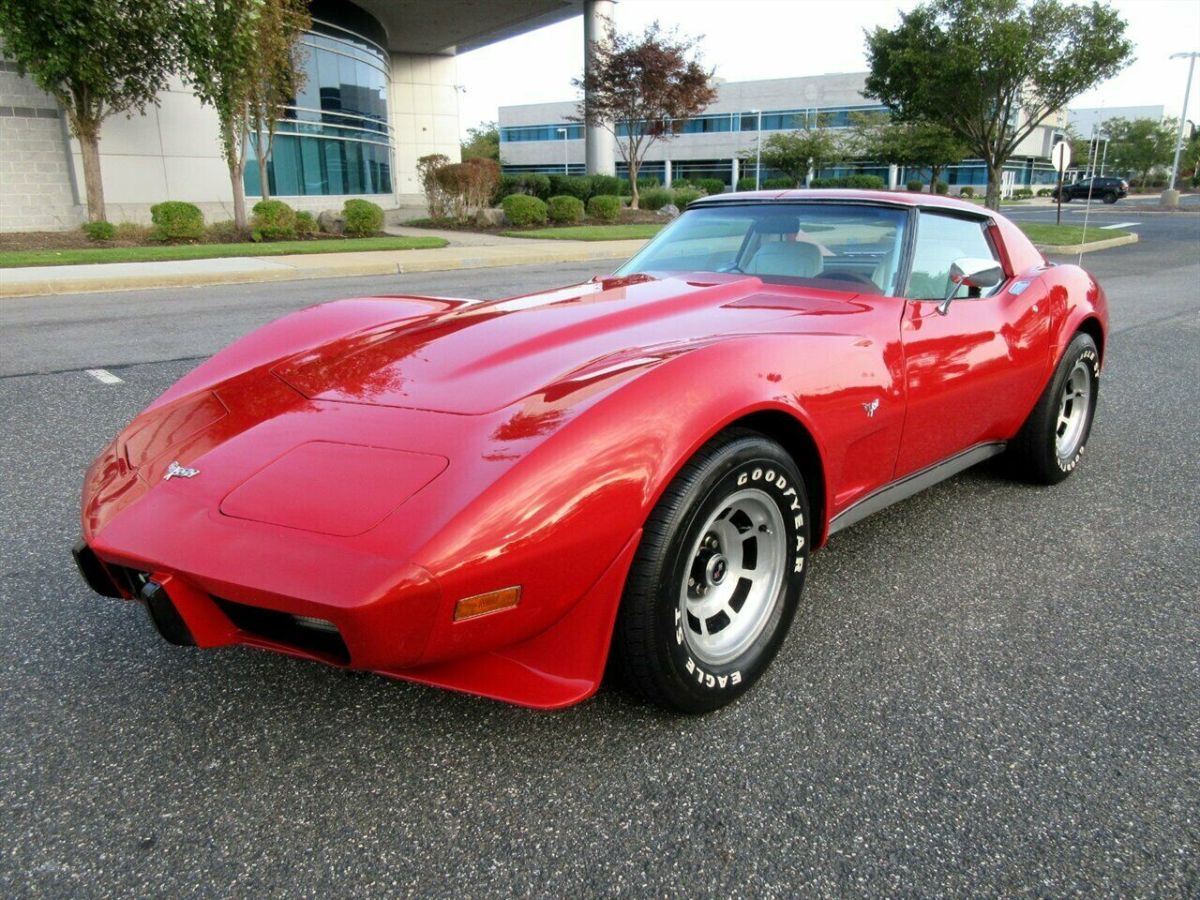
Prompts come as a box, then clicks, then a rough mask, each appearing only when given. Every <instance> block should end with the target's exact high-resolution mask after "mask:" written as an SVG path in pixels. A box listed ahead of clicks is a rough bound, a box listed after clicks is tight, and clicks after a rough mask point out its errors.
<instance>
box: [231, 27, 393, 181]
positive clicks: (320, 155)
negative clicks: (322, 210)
mask: <svg viewBox="0 0 1200 900" xmlns="http://www.w3.org/2000/svg"><path fill="white" fill-rule="evenodd" d="M321 7H323V8H318V7H317V6H316V5H314V9H313V13H314V15H313V28H312V31H310V32H309V33H307V34H306V35H305V36H304V38H303V39H302V40H301V45H302V50H303V52H304V71H305V80H304V85H303V87H302V88H301V89H300V91H299V93H298V94H297V96H296V98H295V100H294V102H293V103H291V104H288V105H286V106H284V107H283V109H282V114H281V118H280V120H279V124H278V127H277V128H276V132H275V140H274V142H273V145H272V148H271V158H270V159H269V160H268V162H267V178H268V179H269V182H268V183H269V186H270V188H271V194H272V195H273V196H280V197H291V196H304V195H310V194H390V193H391V192H392V150H391V130H390V128H389V126H388V112H387V104H388V88H389V85H390V77H389V61H388V56H387V53H386V52H385V51H384V50H383V48H382V47H380V46H379V45H378V44H376V43H375V42H374V41H373V40H371V39H370V38H369V37H365V36H363V35H362V34H359V33H357V32H356V31H352V30H350V29H349V28H346V27H343V26H342V25H340V24H336V23H334V22H331V21H327V20H325V19H320V18H318V17H317V15H318V13H324V14H326V15H330V14H331V11H332V8H331V7H330V6H329V4H321ZM251 140H252V141H253V138H252V139H251ZM259 178H260V173H259V171H258V162H257V160H256V159H255V158H254V155H253V154H251V155H250V160H249V162H248V163H247V164H246V176H245V185H246V193H247V194H248V195H254V194H259V193H261V191H260V184H261V183H260V181H259Z"/></svg>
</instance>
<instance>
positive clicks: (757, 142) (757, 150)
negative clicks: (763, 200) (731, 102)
mask: <svg viewBox="0 0 1200 900" xmlns="http://www.w3.org/2000/svg"><path fill="white" fill-rule="evenodd" d="M750 112H751V113H752V114H753V115H757V116H758V129H757V131H758V133H757V134H756V135H755V138H754V189H755V190H756V191H759V190H762V110H761V109H752V110H750Z"/></svg>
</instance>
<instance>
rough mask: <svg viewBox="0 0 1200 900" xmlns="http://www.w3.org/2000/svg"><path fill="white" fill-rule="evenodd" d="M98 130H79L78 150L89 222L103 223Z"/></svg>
mask: <svg viewBox="0 0 1200 900" xmlns="http://www.w3.org/2000/svg"><path fill="white" fill-rule="evenodd" d="M98 130H99V129H96V128H92V129H88V130H86V131H85V130H80V132H79V150H80V154H81V155H82V157H83V183H84V186H85V187H86V189H87V209H88V221H89V222H103V221H105V216H106V213H105V210H104V182H103V181H102V180H101V178H100V138H99V135H98V134H97V131H98Z"/></svg>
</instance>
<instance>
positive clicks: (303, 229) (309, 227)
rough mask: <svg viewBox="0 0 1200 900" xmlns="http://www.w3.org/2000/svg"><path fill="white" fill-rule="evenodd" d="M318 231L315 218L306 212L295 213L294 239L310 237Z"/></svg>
mask: <svg viewBox="0 0 1200 900" xmlns="http://www.w3.org/2000/svg"><path fill="white" fill-rule="evenodd" d="M317 231H318V229H317V217H316V216H314V215H313V214H312V213H310V212H308V211H307V210H300V211H299V212H297V213H296V237H305V238H307V237H312V236H313V235H314V234H316V233H317Z"/></svg>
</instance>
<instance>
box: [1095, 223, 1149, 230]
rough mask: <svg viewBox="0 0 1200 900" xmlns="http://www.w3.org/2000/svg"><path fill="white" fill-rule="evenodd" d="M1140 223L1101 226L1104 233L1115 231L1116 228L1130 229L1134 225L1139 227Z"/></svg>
mask: <svg viewBox="0 0 1200 900" xmlns="http://www.w3.org/2000/svg"><path fill="white" fill-rule="evenodd" d="M1141 224H1142V223H1141V222H1118V223H1117V224H1116V225H1101V226H1100V227H1101V228H1103V229H1104V230H1105V231H1115V230H1116V229H1118V228H1132V227H1133V226H1134V225H1141Z"/></svg>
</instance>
